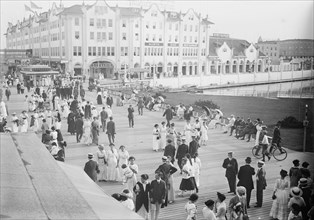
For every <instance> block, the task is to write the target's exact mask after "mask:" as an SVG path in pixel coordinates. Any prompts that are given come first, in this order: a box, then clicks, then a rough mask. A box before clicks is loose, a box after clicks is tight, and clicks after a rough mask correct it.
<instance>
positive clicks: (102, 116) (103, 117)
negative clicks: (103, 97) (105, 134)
mask: <svg viewBox="0 0 314 220" xmlns="http://www.w3.org/2000/svg"><path fill="white" fill-rule="evenodd" d="M107 119H108V113H107V111H106V108H105V107H102V111H101V112H100V120H101V126H102V131H106V125H107V123H106V122H107Z"/></svg>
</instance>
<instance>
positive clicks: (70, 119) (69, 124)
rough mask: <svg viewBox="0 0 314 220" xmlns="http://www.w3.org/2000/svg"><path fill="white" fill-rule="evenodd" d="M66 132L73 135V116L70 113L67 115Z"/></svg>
mask: <svg viewBox="0 0 314 220" xmlns="http://www.w3.org/2000/svg"><path fill="white" fill-rule="evenodd" d="M68 132H70V134H72V135H74V134H75V114H74V113H73V111H71V112H70V113H69V115H68Z"/></svg>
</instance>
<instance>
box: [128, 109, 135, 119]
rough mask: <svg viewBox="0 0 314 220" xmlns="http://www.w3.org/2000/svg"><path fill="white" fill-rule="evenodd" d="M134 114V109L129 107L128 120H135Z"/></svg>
mask: <svg viewBox="0 0 314 220" xmlns="http://www.w3.org/2000/svg"><path fill="white" fill-rule="evenodd" d="M133 112H134V109H133V108H130V107H129V108H128V118H134V115H133Z"/></svg>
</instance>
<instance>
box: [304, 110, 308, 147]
mask: <svg viewBox="0 0 314 220" xmlns="http://www.w3.org/2000/svg"><path fill="white" fill-rule="evenodd" d="M307 111H308V105H305V117H304V120H303V127H304V136H303V152H305V148H306V129H307V127H308V126H309V121H308V120H307Z"/></svg>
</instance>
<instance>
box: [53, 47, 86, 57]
mask: <svg viewBox="0 0 314 220" xmlns="http://www.w3.org/2000/svg"><path fill="white" fill-rule="evenodd" d="M77 48H78V52H77V55H78V56H82V47H80V46H79V47H77ZM58 53H59V50H58Z"/></svg>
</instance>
